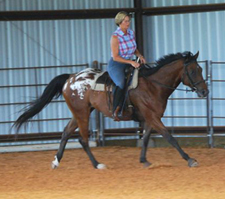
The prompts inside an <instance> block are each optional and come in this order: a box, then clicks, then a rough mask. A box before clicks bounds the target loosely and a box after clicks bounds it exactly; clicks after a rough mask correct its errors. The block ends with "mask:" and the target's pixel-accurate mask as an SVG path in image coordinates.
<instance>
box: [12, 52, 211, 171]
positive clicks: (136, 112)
mask: <svg viewBox="0 0 225 199" xmlns="http://www.w3.org/2000/svg"><path fill="white" fill-rule="evenodd" d="M197 58H198V53H197V54H196V55H193V54H192V53H190V52H184V53H177V54H170V55H167V56H164V57H163V58H161V59H160V60H159V61H157V62H156V65H155V67H154V68H153V69H152V68H148V67H145V66H142V67H141V68H140V70H139V77H138V86H137V88H136V89H133V90H130V91H129V99H130V103H131V104H132V105H133V114H132V115H131V118H130V120H133V119H134V118H135V120H138V121H140V122H141V123H142V124H143V128H144V130H145V134H144V137H143V146H142V150H141V155H140V162H141V163H143V164H144V166H149V165H150V164H151V163H150V162H148V160H147V159H146V151H147V146H148V142H149V137H150V134H151V133H150V132H151V129H152V128H153V129H154V130H156V131H157V132H158V133H159V134H160V135H162V136H163V138H165V139H166V140H167V141H168V142H169V143H170V144H171V145H172V146H174V147H175V148H176V149H177V150H178V152H179V153H180V155H181V156H182V158H183V159H185V160H186V161H187V162H188V166H190V167H193V166H197V165H198V163H197V161H196V160H195V159H193V158H190V157H189V155H188V154H186V153H185V152H184V151H183V150H182V149H181V147H180V146H179V144H178V143H177V141H176V139H175V138H174V137H173V136H172V135H170V133H169V132H168V131H167V129H166V127H165V126H164V125H163V123H162V121H161V118H162V117H163V114H164V111H165V109H166V105H167V100H168V98H169V96H170V95H171V94H172V93H173V91H174V90H175V89H176V88H177V86H178V85H179V84H180V83H181V82H182V83H183V84H184V85H187V86H189V87H190V88H191V89H192V90H193V91H195V92H196V93H197V94H198V96H199V97H205V96H207V94H208V89H207V85H206V84H205V81H204V79H203V76H202V68H201V67H200V66H199V65H198V63H197ZM97 76H99V71H98V70H95V69H85V70H83V71H81V72H80V73H77V74H63V75H59V76H57V77H55V78H54V79H53V80H52V81H51V82H50V83H49V84H48V85H47V87H46V88H45V90H44V92H43V94H42V95H41V97H40V98H38V99H37V100H35V101H33V102H31V103H30V106H29V107H27V109H26V110H25V112H24V113H23V114H22V115H21V116H20V117H19V118H18V119H17V121H16V122H15V124H14V125H15V127H16V128H17V130H18V129H19V128H20V127H21V125H22V124H24V123H26V122H28V121H29V119H30V118H32V117H33V116H34V115H36V114H38V113H39V112H40V111H41V110H42V109H43V108H44V107H45V106H46V105H47V104H49V103H50V102H51V100H52V99H53V98H57V97H59V96H60V95H61V94H63V96H64V98H65V101H66V103H67V105H68V107H69V109H70V111H71V112H72V114H73V117H72V119H71V120H70V121H69V123H68V124H67V126H66V127H65V129H64V132H63V134H62V139H61V143H60V147H59V150H58V152H57V154H56V156H55V160H54V161H53V162H52V167H53V168H56V167H58V166H59V162H60V160H61V159H62V156H63V152H64V149H65V146H66V143H67V141H68V139H69V138H70V136H71V134H72V133H74V131H75V130H76V129H77V128H79V134H80V139H79V142H80V144H81V145H82V146H83V149H84V150H85V152H86V153H87V155H88V156H89V158H90V160H91V162H92V164H93V166H94V167H95V168H97V169H102V168H105V165H104V164H100V163H99V162H98V161H97V160H96V159H95V157H94V155H93V154H92V153H91V150H90V148H89V145H88V125H89V116H90V113H91V111H92V110H94V109H97V110H98V111H100V112H102V113H103V114H104V115H105V116H107V117H112V112H111V111H110V110H109V107H108V101H107V100H108V98H107V95H106V94H105V92H100V91H95V90H93V89H92V88H91V87H92V86H91V85H92V84H93V82H95V81H96V77H97Z"/></svg>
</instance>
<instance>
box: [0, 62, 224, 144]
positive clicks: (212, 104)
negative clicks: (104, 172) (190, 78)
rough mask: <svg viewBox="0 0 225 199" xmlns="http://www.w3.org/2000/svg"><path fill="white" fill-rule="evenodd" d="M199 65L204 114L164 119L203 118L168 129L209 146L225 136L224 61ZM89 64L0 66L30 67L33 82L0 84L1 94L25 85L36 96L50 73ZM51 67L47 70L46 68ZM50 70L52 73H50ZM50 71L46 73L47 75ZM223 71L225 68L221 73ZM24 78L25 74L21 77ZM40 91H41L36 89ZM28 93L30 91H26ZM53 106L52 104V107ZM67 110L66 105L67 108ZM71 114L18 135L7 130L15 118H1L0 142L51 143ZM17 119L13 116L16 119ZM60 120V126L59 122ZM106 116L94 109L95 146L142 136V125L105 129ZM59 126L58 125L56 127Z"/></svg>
mask: <svg viewBox="0 0 225 199" xmlns="http://www.w3.org/2000/svg"><path fill="white" fill-rule="evenodd" d="M199 64H201V65H203V66H204V72H205V78H206V81H207V83H208V87H209V90H210V93H209V95H208V97H207V98H205V99H204V100H203V102H202V103H205V104H206V106H205V107H206V109H207V110H206V114H205V115H199V116H198V115H197V116H196V115H195V116H175V115H173V114H172V115H167V116H165V117H164V118H165V119H171V120H172V124H173V123H174V122H173V121H174V120H175V119H176V118H184V119H185V118H196V119H204V120H206V121H207V122H206V125H205V126H173V125H171V126H169V127H168V130H169V131H170V132H171V134H173V136H174V137H184V138H186V137H190V138H199V137H203V138H207V140H208V145H209V146H210V147H213V146H214V138H215V137H224V136H225V127H224V126H222V125H221V124H223V121H224V119H225V116H224V115H222V116H221V108H222V107H224V102H225V97H224V96H221V93H222V92H218V91H217V90H218V85H217V84H220V86H219V88H222V87H223V86H221V85H222V84H224V82H225V80H224V79H223V77H222V75H221V74H217V72H216V71H218V69H217V68H218V67H220V70H219V71H223V70H225V62H213V61H201V62H199ZM87 67H89V65H88V64H80V65H72V66H48V67H30V68H6V69H0V72H4V73H5V74H9V73H12V71H14V72H16V73H17V72H18V71H23V72H22V73H26V71H27V70H33V73H34V83H32V84H10V83H8V84H5V85H1V86H0V93H1V95H3V93H4V92H7V90H9V89H12V88H14V89H19V88H21V89H26V88H28V87H30V88H32V89H33V90H35V96H32V97H37V96H39V95H40V93H41V92H42V90H43V88H44V87H45V86H46V85H47V83H48V82H49V81H50V80H51V79H52V78H50V76H52V77H54V76H56V75H59V74H62V73H75V72H78V71H80V70H81V69H84V68H87ZM92 67H93V68H99V69H102V70H105V69H106V64H105V63H98V62H97V61H94V62H93V66H92ZM49 69H50V71H48V70H49ZM40 70H43V71H48V72H44V73H47V74H46V75H47V80H46V81H48V82H47V83H43V82H40V81H38V79H39V78H38V75H39V73H40ZM52 70H53V71H54V74H52ZM48 73H49V74H48ZM223 74H225V71H224V72H223ZM24 78H26V77H24ZM39 91H40V92H39ZM27 94H29V93H27ZM184 99H185V100H190V101H191V100H196V99H197V98H174V97H171V98H170V99H169V100H170V101H182V100H184ZM53 103H54V104H55V105H56V106H54V107H56V108H57V107H58V106H62V104H65V103H64V100H54V101H53ZM27 104H28V102H27V101H20V102H13V100H10V101H9V102H7V103H6V102H4V103H3V102H1V103H0V108H1V109H2V110H3V111H4V110H8V109H13V110H14V107H16V106H21V107H24V106H26V105H27ZM51 108H52V107H51ZM61 109H63V111H65V110H64V109H65V107H61ZM66 109H67V108H66ZM70 118H71V114H70V113H69V110H68V112H66V113H64V112H63V114H61V115H59V116H58V117H54V118H50V117H48V118H46V117H44V118H37V119H33V120H31V122H32V123H36V124H37V127H36V131H32V130H31V131H30V132H26V130H25V132H24V133H21V134H19V135H18V136H15V135H14V133H12V134H10V133H9V131H8V130H9V129H10V127H11V126H12V124H13V123H14V121H15V120H10V119H6V120H5V119H1V120H0V126H1V127H2V128H0V145H15V144H18V143H19V144H30V143H54V142H59V140H60V138H61V132H62V130H63V127H64V126H65V124H66V123H67V122H68V121H69V120H70ZM15 119H16V118H15ZM58 123H60V124H61V125H58ZM106 124H107V121H106V118H104V116H103V115H102V114H101V113H98V112H97V111H95V112H94V113H93V114H92V116H91V120H90V137H91V139H92V140H95V141H97V143H98V145H100V146H104V145H105V141H108V140H126V139H140V138H141V137H142V136H143V133H142V128H141V127H140V126H139V125H138V124H137V125H136V126H135V127H132V128H127V127H125V126H121V127H120V128H107V127H106ZM48 125H49V126H50V125H53V126H56V128H57V129H56V130H51V129H50V131H49V129H47V130H46V129H44V130H43V128H42V126H48ZM57 125H58V126H57ZM152 137H153V138H159V137H161V136H160V135H157V134H156V133H154V132H153V134H152ZM72 140H77V134H75V135H74V136H72Z"/></svg>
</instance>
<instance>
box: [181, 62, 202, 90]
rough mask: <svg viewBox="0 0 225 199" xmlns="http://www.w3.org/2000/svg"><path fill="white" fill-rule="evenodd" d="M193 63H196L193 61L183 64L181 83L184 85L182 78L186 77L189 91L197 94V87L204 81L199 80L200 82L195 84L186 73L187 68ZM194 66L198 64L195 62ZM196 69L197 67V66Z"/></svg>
mask: <svg viewBox="0 0 225 199" xmlns="http://www.w3.org/2000/svg"><path fill="white" fill-rule="evenodd" d="M193 62H196V60H193V61H191V62H187V63H184V73H183V76H182V78H181V82H182V83H183V84H184V76H185V75H186V76H187V78H188V80H189V83H190V85H191V90H190V91H192V92H197V91H198V89H197V87H196V86H197V85H198V84H200V83H202V82H205V80H204V79H203V80H200V81H197V82H194V81H193V79H192V78H191V75H190V73H189V72H188V66H189V65H190V64H191V63H193ZM196 64H197V65H198V63H197V62H196ZM197 67H198V66H197Z"/></svg>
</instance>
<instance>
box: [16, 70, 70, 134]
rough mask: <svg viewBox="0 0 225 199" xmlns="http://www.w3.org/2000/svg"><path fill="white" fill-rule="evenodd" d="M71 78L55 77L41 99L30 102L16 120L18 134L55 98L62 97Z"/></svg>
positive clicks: (64, 76)
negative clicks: (64, 88) (67, 81)
mask: <svg viewBox="0 0 225 199" xmlns="http://www.w3.org/2000/svg"><path fill="white" fill-rule="evenodd" d="M69 76H70V75H69V74H62V75H59V76H57V77H55V78H54V79H53V80H52V81H51V82H50V83H49V84H48V85H47V87H46V88H45V90H44V92H43V93H42V95H41V97H39V98H38V99H36V100H34V101H32V102H30V104H29V105H28V106H27V107H25V108H24V113H23V114H22V115H21V116H20V117H19V118H18V119H17V120H16V122H15V123H14V125H13V127H15V128H16V131H17V132H18V131H19V129H20V127H21V126H22V125H23V124H24V123H26V122H28V120H29V119H31V118H32V117H33V116H35V115H36V114H38V113H39V112H40V111H41V110H42V109H43V108H44V107H45V106H47V105H48V104H49V103H50V102H51V101H52V99H53V98H55V99H57V98H58V97H59V96H60V95H62V89H63V86H64V84H65V82H66V80H67V79H68V78H69Z"/></svg>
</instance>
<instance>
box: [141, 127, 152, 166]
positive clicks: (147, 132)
mask: <svg viewBox="0 0 225 199" xmlns="http://www.w3.org/2000/svg"><path fill="white" fill-rule="evenodd" d="M143 133H144V136H143V144H142V148H141V156H140V162H141V163H143V165H144V167H149V166H150V165H151V163H150V162H148V160H147V159H146V153H147V149H148V143H149V138H150V135H151V126H150V125H147V124H146V123H145V125H144V131H143Z"/></svg>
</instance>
